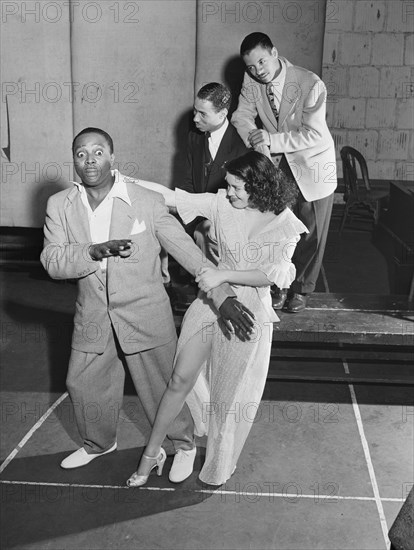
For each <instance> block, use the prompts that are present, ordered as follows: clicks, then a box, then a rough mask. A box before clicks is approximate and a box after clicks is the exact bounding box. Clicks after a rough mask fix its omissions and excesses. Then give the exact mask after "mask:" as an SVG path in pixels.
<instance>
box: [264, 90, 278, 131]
mask: <svg viewBox="0 0 414 550" xmlns="http://www.w3.org/2000/svg"><path fill="white" fill-rule="evenodd" d="M266 94H267V99H268V100H269V104H270V107H271V108H272V111H273V114H274V116H275V119H276V122H278V120H279V111H278V110H277V107H276V98H275V94H274V93H273V85H272V83H271V82H269V84H267V85H266Z"/></svg>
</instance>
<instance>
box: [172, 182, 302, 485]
mask: <svg viewBox="0 0 414 550" xmlns="http://www.w3.org/2000/svg"><path fill="white" fill-rule="evenodd" d="M176 199H177V210H178V213H179V214H180V216H181V218H182V220H183V221H184V223H186V224H187V223H189V222H190V221H192V220H193V219H194V218H196V217H197V216H203V217H204V218H207V219H209V220H210V221H211V222H212V223H211V230H210V231H211V237H212V239H213V240H215V241H216V242H217V245H218V250H219V257H220V262H219V264H218V268H219V269H232V270H250V269H259V270H261V271H263V272H264V273H265V274H266V275H267V277H268V279H269V280H270V281H272V283H275V284H276V285H277V286H278V287H279V288H287V287H289V286H290V284H291V283H292V281H293V280H294V278H295V267H294V265H293V264H292V262H291V257H292V255H293V252H294V249H295V246H296V243H297V242H298V240H299V238H300V234H301V233H303V232H307V229H306V227H305V226H304V225H303V223H302V222H301V221H299V220H298V218H297V217H296V216H295V215H294V214H293V212H292V211H291V210H289V209H288V208H286V209H285V210H284V211H283V212H282V213H281V214H279V215H274V217H273V218H271V219H270V220H269V218H266V222H265V224H264V225H263V227H262V228H261V230H260V231H258V232H257V234H256V235H254V236H253V237H251V238H250V240H249V239H248V236H247V226H246V211H245V210H244V209H236V208H234V207H233V206H231V204H230V202H229V201H228V199H227V198H226V192H225V190H220V191H219V192H218V193H217V194H210V193H205V194H190V193H186V192H185V191H182V190H179V189H177V190H176ZM232 288H233V290H234V291H235V293H236V294H237V299H238V300H239V301H240V302H242V303H243V304H244V305H245V306H246V307H247V308H248V309H250V311H252V312H253V313H254V315H255V326H254V333H253V338H252V339H251V340H250V341H248V342H242V341H241V340H239V339H238V338H237V337H236V336H235V335H231V337H230V338H226V337H225V336H224V334H223V331H222V330H221V328H220V324H221V323H222V321H221V319H220V318H219V315H218V313H217V311H216V310H215V309H214V308H213V307H212V306H210V304H209V302H208V301H207V300H206V299H205V294H204V293H202V292H200V293H199V296H198V297H197V298H196V300H195V301H194V302H193V303H192V304H191V306H190V307H189V308H188V310H187V312H186V314H185V316H184V319H183V323H182V327H181V333H180V338H179V341H178V347H177V355H176V356H178V354H179V352H180V350H181V349H182V348H183V346H185V344H186V343H187V342H188V341H189V340H190V339H191V338H192V337H193V336H194V335H196V334H197V335H198V337H199V338H200V339H202V338H206V337H207V336H208V335H213V346H212V352H211V355H210V357H209V360H208V361H207V363H206V364H204V365H203V368H202V371H201V373H200V376H199V377H198V379H197V382H196V384H195V386H194V388H193V390H192V391H191V393H190V394H189V395H188V397H187V400H186V401H187V404H188V406H189V408H190V411H191V414H192V415H193V418H194V423H195V432H196V435H199V436H202V435H207V437H208V439H207V448H206V460H205V463H204V466H203V468H202V470H201V472H200V480H201V481H203V482H204V483H208V484H212V485H221V484H222V483H224V482H225V481H226V480H227V479H228V478H229V477H230V476H231V474H232V473H233V471H234V468H235V466H236V463H237V460H238V458H239V456H240V453H241V451H242V448H243V445H244V443H245V441H246V438H247V436H248V434H249V431H250V429H251V427H252V423H253V421H254V417H255V413H256V411H257V409H258V406H259V403H260V400H261V397H262V394H263V390H264V385H265V382H266V376H267V371H268V367H269V358H270V349H271V345H272V334H273V323H274V322H276V321H279V319H278V317H277V315H276V314H275V312H274V310H273V309H272V302H271V295H270V283H269V286H266V287H258V288H256V287H252V286H236V285H232Z"/></svg>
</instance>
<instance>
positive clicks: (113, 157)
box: [111, 153, 115, 168]
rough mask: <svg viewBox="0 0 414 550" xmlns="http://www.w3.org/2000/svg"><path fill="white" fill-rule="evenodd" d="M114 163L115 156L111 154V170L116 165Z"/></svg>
mask: <svg viewBox="0 0 414 550" xmlns="http://www.w3.org/2000/svg"><path fill="white" fill-rule="evenodd" d="M114 162H115V155H114V154H113V153H112V154H111V168H112V166H113V165H114Z"/></svg>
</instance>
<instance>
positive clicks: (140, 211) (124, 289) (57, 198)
mask: <svg viewBox="0 0 414 550" xmlns="http://www.w3.org/2000/svg"><path fill="white" fill-rule="evenodd" d="M121 177H123V178H124V179H125V181H126V182H127V191H128V195H129V198H130V200H131V204H132V206H130V205H128V204H127V203H126V202H125V201H123V200H122V199H120V198H115V199H114V203H113V209H112V218H111V225H110V234H109V239H131V240H132V248H133V251H132V254H131V256H130V257H128V258H121V257H110V258H108V263H107V275H106V281H105V276H104V274H103V272H102V271H101V268H100V264H99V262H97V261H94V260H92V258H91V257H90V255H89V252H88V249H89V246H90V245H91V243H92V239H91V236H90V230H89V222H88V215H87V210H86V207H85V206H84V204H83V203H82V200H81V197H80V192H79V190H78V189H77V188H76V187H73V188H71V189H66V190H64V191H61V192H59V193H57V194H55V195H53V196H52V197H50V199H49V201H48V204H47V212H46V221H45V226H44V236H45V239H44V249H43V251H42V254H41V262H42V264H43V266H44V268H45V269H46V270H47V272H48V273H49V275H50V276H51V277H52V278H54V279H77V282H78V296H77V300H76V312H75V319H74V325H75V326H74V332H73V337H72V348H73V349H76V350H79V351H84V352H93V353H102V352H103V351H104V349H105V347H106V343H107V340H108V336H109V331H110V330H112V329H111V325H112V327H113V328H114V330H115V331H116V333H117V336H118V340H119V343H120V346H121V348H122V350H123V351H124V352H125V353H128V354H130V353H137V352H138V351H142V350H147V349H151V348H155V347H157V346H160V345H162V344H165V343H167V342H169V341H171V339H172V338H174V337H175V334H176V332H175V325H174V319H173V315H172V311H171V306H170V301H169V298H168V295H167V293H166V291H165V289H164V285H163V281H162V277H161V267H160V257H159V254H160V250H161V245H162V246H163V247H164V248H165V249H166V250H167V252H169V253H170V254H171V255H172V256H174V257H175V258H176V259H177V261H178V262H179V263H180V264H181V265H183V267H184V268H185V269H187V271H189V272H190V273H191V274H192V275H195V273H196V272H197V271H198V270H199V269H200V268H201V267H205V266H207V265H208V263H207V260H206V259H205V258H203V256H202V253H201V251H200V250H199V248H198V247H197V246H196V245H195V244H194V242H193V240H192V239H191V237H189V236H188V235H187V234H186V233H185V231H184V229H183V228H182V226H181V224H180V223H179V222H178V221H177V220H176V219H175V218H174V217H173V216H171V215H170V214H169V213H168V210H167V208H166V206H165V203H164V199H163V197H162V196H161V195H160V194H158V193H155V192H153V191H150V190H148V189H145V188H143V187H141V186H139V185H136V183H137V182H134V180H131V179H130V178H125V177H124V176H121ZM211 265H212V264H211ZM105 283H106V284H105ZM214 291H215V292H213V295H212V296H211V298H212V301H213V303H214V305H215V307H216V308H217V309H218V308H219V307H220V305H221V304H222V302H223V301H224V300H225V299H226V298H227V297H228V296H235V294H234V293H233V292H232V290H231V288H230V287H229V285H222V287H217V288H216V289H214Z"/></svg>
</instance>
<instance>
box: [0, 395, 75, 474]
mask: <svg viewBox="0 0 414 550" xmlns="http://www.w3.org/2000/svg"><path fill="white" fill-rule="evenodd" d="M67 397H68V392H65V393H63V394H62V395H61V396H60V397H59V399H57V400H56V401H55V402H54V403H53V405H51V406H50V407H49V408H48V409H47V411H46V412H45V414H44V415H42V416H41V417H40V418H39V420H38V421H37V422H36V424H35V425H34V426H32V428H31V429H30V430H29V431H28V432H27V434H26V435H25V436H24V437H23V439H22V440H21V441H20V443H18V444H17V446H16V447H15V448H14V449H13V450H12V452H11V453H10V454H9V456H8V457H7V458H6V459H5V460H4V462H2V464H1V466H0V474H1V473H2V472H3V470H4V469H5V468H6V467H7V466H8V465H9V464H10V462H11V461H12V460H13V458H14V457H15V456H16V455H17V453H18V452H19V451H20V450H21V449H22V448H23V447H24V445H25V444H26V443H27V442H28V441H29V439H30V438H31V437H32V435H33V434H34V433H35V431H36V430H38V429H39V428H40V426H41V425H42V424H43V422H44V421H45V420H46V419H47V418H48V416H50V415H51V414H52V412H53V411H54V410H55V409H56V407H58V406H59V405H60V404H61V403H62V401H64V400H65V399H66V398H67Z"/></svg>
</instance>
